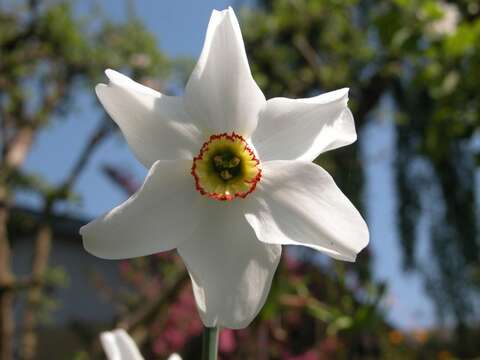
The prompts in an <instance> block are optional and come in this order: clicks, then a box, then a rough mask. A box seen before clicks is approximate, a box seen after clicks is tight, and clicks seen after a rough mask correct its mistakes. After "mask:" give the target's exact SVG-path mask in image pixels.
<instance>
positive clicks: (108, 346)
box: [100, 329, 143, 360]
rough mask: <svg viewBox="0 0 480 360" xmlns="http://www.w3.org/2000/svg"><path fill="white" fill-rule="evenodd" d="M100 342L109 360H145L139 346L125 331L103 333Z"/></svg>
mask: <svg viewBox="0 0 480 360" xmlns="http://www.w3.org/2000/svg"><path fill="white" fill-rule="evenodd" d="M100 341H101V343H102V346H103V349H104V350H105V353H106V355H107V358H108V360H143V357H142V355H141V354H140V351H139V350H138V347H137V345H136V344H135V342H134V341H133V339H132V338H131V337H130V336H129V335H128V334H127V332H126V331H125V330H123V329H117V330H115V331H106V332H103V333H101V334H100Z"/></svg>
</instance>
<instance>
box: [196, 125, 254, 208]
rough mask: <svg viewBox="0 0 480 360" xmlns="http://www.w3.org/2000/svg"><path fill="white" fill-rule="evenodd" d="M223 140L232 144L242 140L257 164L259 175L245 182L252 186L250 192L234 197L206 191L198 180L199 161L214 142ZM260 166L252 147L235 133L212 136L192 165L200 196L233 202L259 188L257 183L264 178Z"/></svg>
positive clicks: (245, 148) (236, 194) (239, 193)
mask: <svg viewBox="0 0 480 360" xmlns="http://www.w3.org/2000/svg"><path fill="white" fill-rule="evenodd" d="M222 138H225V139H227V140H230V141H232V142H234V141H235V140H240V141H241V142H242V144H243V145H244V148H243V150H245V151H247V152H248V153H249V155H250V157H251V160H253V161H255V162H256V166H257V175H256V176H255V177H254V178H253V179H252V180H249V181H247V180H245V183H247V184H250V188H249V189H248V191H244V192H236V193H235V194H233V195H232V194H220V193H215V192H208V191H205V189H204V188H203V187H202V185H201V184H200V179H199V178H198V175H197V173H196V167H197V161H199V160H202V159H203V155H204V154H205V153H206V152H207V151H208V147H209V145H210V144H211V143H212V142H214V141H216V140H220V139H222ZM258 165H260V161H259V160H258V158H257V157H256V156H255V153H254V152H253V151H252V149H250V147H249V146H248V143H247V142H246V141H245V139H244V138H243V136H241V135H238V134H235V132H232V133H231V134H228V133H223V134H215V135H211V136H210V138H209V139H208V141H206V142H205V143H204V144H203V145H202V148H201V149H200V153H199V154H198V155H197V156H196V157H194V158H193V165H192V171H191V174H192V175H193V178H194V179H195V188H196V189H197V191H198V192H199V193H200V194H202V195H205V196H208V197H209V198H211V199H215V200H220V201H231V200H233V199H235V198H237V197H238V198H241V199H244V198H246V197H247V196H248V194H250V193H252V192H253V191H254V190H255V188H256V187H257V183H258V182H259V181H260V179H261V178H262V169H260V167H259V166H258Z"/></svg>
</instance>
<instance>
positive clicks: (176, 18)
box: [19, 0, 433, 328]
mask: <svg viewBox="0 0 480 360" xmlns="http://www.w3.org/2000/svg"><path fill="white" fill-rule="evenodd" d="M236 3H238V1H237V2H235V1H213V0H204V1H148V0H138V1H136V2H135V11H136V15H137V16H138V17H139V18H140V19H141V20H142V21H143V22H144V23H145V24H146V26H147V27H148V28H149V29H150V30H151V31H152V32H153V33H154V34H155V36H156V38H157V39H158V43H159V46H160V48H161V49H162V50H163V51H164V52H165V53H167V54H168V55H169V56H172V57H174V56H191V57H192V58H197V57H198V55H199V53H200V50H201V47H202V44H203V37H204V34H205V31H206V28H207V24H208V20H209V17H210V13H211V11H212V9H214V8H216V9H223V8H226V7H227V6H229V5H232V6H233V7H234V8H235V9H236V10H238V7H236V6H235V5H236ZM103 4H104V5H103V6H104V9H105V12H106V13H108V14H109V16H111V17H112V18H113V19H121V18H123V17H124V16H125V6H124V5H123V2H120V1H113V0H108V1H104V2H103ZM81 6H82V9H83V7H84V6H86V2H83V3H81ZM81 11H83V10H81ZM237 14H238V11H237ZM345 86H348V84H345ZM93 95H94V91H93V89H92V92H91V96H83V97H79V98H77V100H76V106H75V109H74V111H73V112H72V113H71V114H70V115H69V116H68V117H67V118H66V119H58V120H57V121H55V122H54V123H53V124H52V125H50V126H49V127H48V128H47V129H46V131H44V132H43V133H42V134H41V135H40V136H39V137H38V139H37V141H36V143H35V144H34V147H33V151H32V152H31V154H30V156H29V157H28V159H27V163H26V167H27V168H28V169H30V170H34V171H37V172H39V173H41V174H43V176H44V177H45V178H46V179H47V180H50V181H52V182H58V181H61V179H62V178H63V177H62V176H64V174H65V173H66V172H67V171H68V169H69V168H70V166H71V164H72V162H73V161H74V159H75V155H76V154H78V152H79V151H80V149H81V148H82V146H83V142H84V141H85V138H86V137H87V136H88V134H89V133H90V131H92V130H93V129H94V128H95V125H96V124H97V121H98V119H99V117H100V116H101V114H102V113H101V109H99V108H95V107H94V104H95V102H96V101H97V100H96V99H95V98H94V97H93ZM389 109H391V107H390V106H389V104H388V103H385V104H384V106H382V108H381V109H379V111H378V112H377V113H376V114H374V118H375V119H376V120H377V119H378V120H377V121H375V122H373V124H372V125H370V126H368V127H367V128H366V129H364V131H363V132H362V133H361V134H360V135H359V141H358V142H357V143H356V144H354V145H352V146H360V147H361V150H362V154H363V156H364V161H365V164H366V167H365V168H366V178H367V189H366V194H365V196H366V200H367V214H366V217H367V222H368V224H369V227H370V231H371V244H370V247H371V249H372V250H373V253H374V255H375V261H374V267H375V274H376V276H377V278H379V279H386V280H388V283H389V284H390V292H389V296H388V297H387V301H386V304H385V306H388V309H389V311H388V313H389V317H390V319H391V320H392V321H394V322H395V323H396V324H398V325H400V326H402V327H405V328H417V327H422V326H428V325H430V324H431V323H432V321H433V315H432V308H431V306H430V303H429V301H428V300H427V299H426V297H425V295H424V293H423V290H422V286H421V283H420V281H419V278H418V277H417V276H408V275H405V274H403V273H402V272H401V267H400V261H401V258H400V248H399V245H398V238H397V233H396V231H395V190H394V186H393V182H394V178H393V173H392V166H393V158H394V154H395V153H394V152H395V147H394V143H395V134H394V131H393V126H392V123H391V114H390V111H389ZM367 144H368V145H367ZM105 163H110V164H115V165H119V166H121V167H123V168H124V169H126V170H128V171H129V172H130V173H132V174H133V175H134V176H135V178H136V179H138V181H139V182H140V181H142V180H143V177H144V175H145V174H146V169H144V168H143V166H142V165H140V164H139V163H138V162H137V161H136V159H135V158H134V157H133V155H132V153H131V152H130V151H129V150H128V148H127V146H126V144H125V142H124V140H123V139H122V138H121V137H120V136H115V137H112V138H111V139H109V140H108V141H107V142H106V143H104V144H103V145H102V146H101V147H100V148H99V149H98V151H97V152H96V154H95V156H94V158H93V161H92V162H91V163H90V165H89V166H88V168H87V170H86V171H85V173H84V174H83V175H82V177H81V178H80V179H79V182H78V184H77V186H76V191H77V192H78V193H80V194H81V195H82V198H83V202H82V203H81V204H79V205H77V206H74V207H73V210H75V211H76V212H78V213H82V214H84V215H86V216H91V217H94V216H97V215H99V214H101V213H103V212H105V211H107V210H109V209H111V208H112V207H114V206H115V205H117V204H119V203H121V202H122V201H124V200H125V195H124V194H123V193H122V192H121V191H119V190H118V189H117V188H115V187H114V186H112V185H111V183H110V182H109V181H108V180H107V179H106V178H105V177H104V176H103V175H102V174H101V171H100V167H101V166H102V165H103V164H105ZM19 200H20V201H22V202H28V203H30V204H32V203H33V204H34V203H35V198H32V197H30V196H21V197H20V198H19ZM70 207H71V208H72V206H70Z"/></svg>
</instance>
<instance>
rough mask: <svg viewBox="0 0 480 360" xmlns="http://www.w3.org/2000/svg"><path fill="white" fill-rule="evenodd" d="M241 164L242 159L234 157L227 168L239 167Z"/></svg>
mask: <svg viewBox="0 0 480 360" xmlns="http://www.w3.org/2000/svg"><path fill="white" fill-rule="evenodd" d="M239 164H240V159H239V158H238V157H236V156H235V157H234V158H233V159H231V160H230V161H229V162H228V163H227V164H226V166H225V167H228V168H234V167H236V166H238V165H239Z"/></svg>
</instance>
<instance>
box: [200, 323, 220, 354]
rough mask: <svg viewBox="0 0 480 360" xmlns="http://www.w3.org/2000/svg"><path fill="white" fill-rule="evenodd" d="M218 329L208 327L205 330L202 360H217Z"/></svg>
mask: <svg viewBox="0 0 480 360" xmlns="http://www.w3.org/2000/svg"><path fill="white" fill-rule="evenodd" d="M218 333H219V329H218V327H206V328H205V329H204V330H203V340H202V360H217V353H218Z"/></svg>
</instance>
